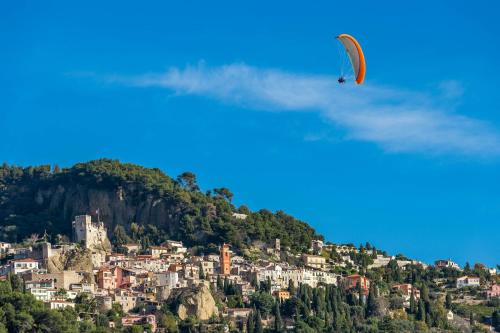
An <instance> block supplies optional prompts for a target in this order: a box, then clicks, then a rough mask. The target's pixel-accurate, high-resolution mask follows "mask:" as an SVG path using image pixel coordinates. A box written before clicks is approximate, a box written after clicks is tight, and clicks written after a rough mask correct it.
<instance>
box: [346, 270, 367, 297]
mask: <svg viewBox="0 0 500 333" xmlns="http://www.w3.org/2000/svg"><path fill="white" fill-rule="evenodd" d="M358 283H359V284H360V285H361V289H362V290H363V292H364V293H368V290H369V289H370V280H368V279H367V278H366V277H365V276H361V275H359V274H354V275H349V276H348V277H346V278H345V286H346V288H347V289H354V288H357V287H358Z"/></svg>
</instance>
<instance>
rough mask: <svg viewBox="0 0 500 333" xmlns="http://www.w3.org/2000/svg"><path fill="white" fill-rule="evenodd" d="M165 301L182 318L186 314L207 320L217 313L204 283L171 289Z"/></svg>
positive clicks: (185, 316)
mask: <svg viewBox="0 0 500 333" xmlns="http://www.w3.org/2000/svg"><path fill="white" fill-rule="evenodd" d="M167 302H168V303H170V304H172V305H173V306H174V307H175V308H176V312H177V315H178V316H179V318H180V319H182V320H184V319H186V318H187V317H188V316H194V317H196V318H197V319H199V320H209V319H210V318H211V317H212V316H217V315H218V314H219V310H218V309H217V306H216V305H215V300H214V298H213V296H212V294H211V293H210V289H209V288H208V287H207V286H206V285H201V286H199V287H193V288H179V289H173V290H172V293H171V294H170V296H169V298H168V300H167Z"/></svg>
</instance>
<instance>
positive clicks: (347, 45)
mask: <svg viewBox="0 0 500 333" xmlns="http://www.w3.org/2000/svg"><path fill="white" fill-rule="evenodd" d="M337 39H338V40H339V41H340V43H341V44H342V46H343V49H345V53H347V56H348V57H349V62H350V63H351V67H352V71H353V72H354V81H355V82H356V84H362V83H363V81H364V79H365V74H366V63H365V56H364V55H363V50H362V49H361V45H359V43H358V41H357V40H356V39H355V38H354V37H352V36H351V35H348V34H340V35H338V36H337ZM343 51H344V50H342V52H343ZM341 56H343V55H341ZM337 81H338V83H340V84H343V83H345V82H346V77H345V76H344V73H343V69H342V72H341V75H340V77H339V78H338V80H337Z"/></svg>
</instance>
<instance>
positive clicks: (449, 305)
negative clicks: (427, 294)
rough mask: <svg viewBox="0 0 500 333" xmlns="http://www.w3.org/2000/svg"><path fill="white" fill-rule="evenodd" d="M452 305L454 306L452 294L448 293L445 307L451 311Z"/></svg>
mask: <svg viewBox="0 0 500 333" xmlns="http://www.w3.org/2000/svg"><path fill="white" fill-rule="evenodd" d="M451 305H452V300H451V294H450V293H446V299H445V306H446V308H447V309H448V310H449V309H451Z"/></svg>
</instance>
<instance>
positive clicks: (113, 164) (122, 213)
mask: <svg viewBox="0 0 500 333" xmlns="http://www.w3.org/2000/svg"><path fill="white" fill-rule="evenodd" d="M232 197H233V194H232V193H231V191H230V190H229V189H227V188H224V187H222V188H216V189H213V190H208V191H206V192H202V191H201V190H200V189H199V187H198V185H197V183H196V176H195V175H194V174H193V173H191V172H184V173H183V174H181V175H179V176H178V177H176V178H175V179H174V178H171V177H169V176H168V175H166V174H165V173H163V172H162V171H161V170H160V169H157V168H145V167H142V166H139V165H135V164H130V163H121V162H120V161H118V160H111V159H99V160H94V161H89V162H86V163H78V164H75V165H74V166H72V167H69V168H62V169H61V168H59V167H58V166H55V167H51V166H50V165H40V166H28V167H20V166H13V165H7V164H3V165H2V166H1V167H0V241H9V242H19V241H21V240H23V239H24V238H26V237H29V236H30V235H31V234H39V235H41V234H43V233H44V232H45V231H46V232H47V233H48V234H49V235H50V236H51V238H52V239H54V238H55V237H56V235H58V234H59V235H63V236H66V237H70V236H71V221H72V220H73V217H74V216H75V215H81V214H88V213H91V212H96V210H99V213H100V214H99V215H100V219H101V220H102V221H103V222H104V223H105V225H106V227H107V228H108V233H109V234H110V236H111V239H112V240H113V241H114V243H115V244H118V245H119V244H123V243H125V242H129V241H138V242H141V243H143V245H155V244H160V243H161V242H163V241H164V240H166V239H169V238H170V239H177V240H181V241H183V242H185V243H186V245H188V246H194V247H197V248H198V249H199V250H200V251H209V250H213V249H215V248H216V246H217V245H219V244H220V243H222V242H227V243H231V244H232V245H233V246H234V247H235V248H237V249H240V250H242V249H245V248H248V247H250V246H251V245H252V244H255V243H259V242H260V243H270V242H272V241H274V239H275V238H279V239H281V244H282V246H283V247H289V248H290V249H291V250H292V251H294V252H298V251H303V250H305V249H307V248H309V246H310V244H311V240H312V239H321V238H322V236H320V235H318V234H316V232H315V230H314V229H313V228H311V227H310V226H309V225H308V224H306V223H304V222H302V221H299V220H297V219H295V218H294V217H292V216H290V215H288V214H286V213H285V212H283V211H277V212H275V213H273V212H271V211H269V210H266V209H261V210H259V211H255V212H252V211H250V209H248V208H247V207H246V206H241V207H235V205H233V204H232V203H231V201H232ZM234 213H239V214H245V215H246V218H245V219H242V218H241V216H240V218H237V217H235V216H234V215H233V214H234Z"/></svg>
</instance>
